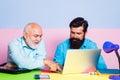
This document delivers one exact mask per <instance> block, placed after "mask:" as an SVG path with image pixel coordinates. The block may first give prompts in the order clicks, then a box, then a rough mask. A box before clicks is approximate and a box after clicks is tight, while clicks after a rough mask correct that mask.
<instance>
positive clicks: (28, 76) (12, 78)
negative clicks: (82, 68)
mask: <svg viewBox="0 0 120 80" xmlns="http://www.w3.org/2000/svg"><path fill="white" fill-rule="evenodd" d="M35 74H48V75H49V76H50V80H109V75H107V74H99V75H90V74H67V75H62V74H60V73H50V72H42V73H41V71H40V70H34V71H31V72H27V73H22V74H6V73H0V80H35V79H34V75H35Z"/></svg>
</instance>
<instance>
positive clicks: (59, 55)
mask: <svg viewBox="0 0 120 80" xmlns="http://www.w3.org/2000/svg"><path fill="white" fill-rule="evenodd" d="M96 48H98V47H97V44H96V43H95V42H93V41H91V40H89V39H87V38H85V41H84V43H83V45H82V46H81V47H80V49H96ZM68 49H70V44H69V39H67V40H65V41H63V42H61V43H60V44H59V45H58V46H57V49H56V52H55V55H54V61H55V62H57V63H59V64H60V65H61V66H64V62H65V58H66V53H67V50H68ZM97 68H98V69H107V66H106V64H105V62H104V60H103V57H102V55H101V56H100V58H99V61H98V65H97Z"/></svg>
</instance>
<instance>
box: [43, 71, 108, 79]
mask: <svg viewBox="0 0 120 80" xmlns="http://www.w3.org/2000/svg"><path fill="white" fill-rule="evenodd" d="M41 74H48V75H49V76H50V80H110V79H109V75H108V74H99V75H90V74H66V75H62V74H60V73H46V72H42V73H41Z"/></svg>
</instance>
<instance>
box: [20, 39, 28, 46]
mask: <svg viewBox="0 0 120 80" xmlns="http://www.w3.org/2000/svg"><path fill="white" fill-rule="evenodd" d="M21 41H22V45H23V47H28V46H27V45H26V43H25V40H24V37H22V38H21Z"/></svg>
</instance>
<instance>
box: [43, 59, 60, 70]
mask: <svg viewBox="0 0 120 80" xmlns="http://www.w3.org/2000/svg"><path fill="white" fill-rule="evenodd" d="M44 64H45V65H46V66H48V67H49V68H50V70H51V71H55V72H56V71H59V72H61V71H62V67H61V66H60V65H59V64H58V63H55V62H53V61H51V60H47V59H44Z"/></svg>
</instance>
